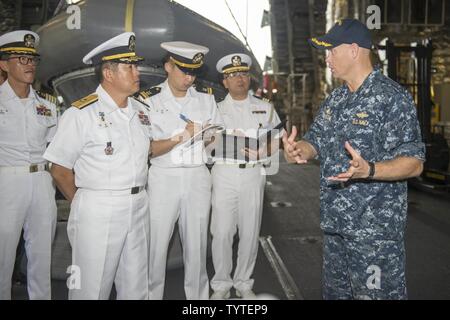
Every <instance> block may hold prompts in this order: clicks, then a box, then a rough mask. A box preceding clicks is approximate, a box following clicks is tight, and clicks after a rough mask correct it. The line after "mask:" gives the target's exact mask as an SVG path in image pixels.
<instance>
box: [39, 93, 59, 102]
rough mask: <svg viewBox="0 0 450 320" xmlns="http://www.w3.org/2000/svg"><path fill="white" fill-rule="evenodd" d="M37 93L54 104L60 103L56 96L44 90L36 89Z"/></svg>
mask: <svg viewBox="0 0 450 320" xmlns="http://www.w3.org/2000/svg"><path fill="white" fill-rule="evenodd" d="M36 93H37V95H38V96H39V97H41V98H42V99H45V100H47V101H49V102H51V103H53V104H55V105H56V104H58V99H57V98H56V97H55V96H52V95H51V94H48V93H45V92H42V91H36Z"/></svg>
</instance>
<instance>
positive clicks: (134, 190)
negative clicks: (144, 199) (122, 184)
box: [131, 187, 144, 194]
mask: <svg viewBox="0 0 450 320" xmlns="http://www.w3.org/2000/svg"><path fill="white" fill-rule="evenodd" d="M142 190H144V187H133V188H131V194H136V193H139V192H141V191H142Z"/></svg>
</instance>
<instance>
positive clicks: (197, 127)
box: [184, 121, 202, 137]
mask: <svg viewBox="0 0 450 320" xmlns="http://www.w3.org/2000/svg"><path fill="white" fill-rule="evenodd" d="M201 130H202V125H201V124H199V123H196V122H193V121H188V123H187V124H186V127H185V128H184V131H185V132H187V133H188V134H189V137H193V136H194V134H196V133H197V132H200V131H201Z"/></svg>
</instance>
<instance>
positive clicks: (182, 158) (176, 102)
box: [145, 80, 222, 168]
mask: <svg viewBox="0 0 450 320" xmlns="http://www.w3.org/2000/svg"><path fill="white" fill-rule="evenodd" d="M159 87H161V92H160V93H159V94H157V95H155V96H152V97H149V98H147V99H146V100H145V102H146V103H147V104H148V105H149V106H150V118H151V123H152V135H153V139H154V140H163V139H169V138H170V137H172V136H174V135H176V134H179V133H181V132H183V131H184V129H185V127H186V122H185V121H184V120H182V119H181V118H180V113H181V114H183V115H184V116H185V117H187V118H188V119H190V120H191V121H193V122H197V123H200V124H205V123H207V122H209V123H212V124H222V119H221V118H220V114H219V113H218V112H217V105H216V102H215V100H214V96H213V95H212V94H204V93H201V92H197V91H196V90H195V88H193V87H190V88H189V89H188V90H187V92H186V96H185V97H183V98H181V99H177V98H175V97H174V96H173V94H172V91H171V90H170V88H169V85H168V83H167V80H166V81H165V82H163V83H162V84H160V85H159ZM204 149H205V148H204V144H203V142H202V141H197V142H195V143H194V144H193V145H192V146H191V145H189V144H186V143H183V144H179V145H177V146H176V147H174V148H173V149H172V150H171V151H170V152H168V153H166V154H163V155H161V156H159V157H155V158H152V160H151V163H152V165H154V166H157V167H163V168H176V167H198V166H201V165H204V163H205V162H206V161H207V157H206V153H205V150H204Z"/></svg>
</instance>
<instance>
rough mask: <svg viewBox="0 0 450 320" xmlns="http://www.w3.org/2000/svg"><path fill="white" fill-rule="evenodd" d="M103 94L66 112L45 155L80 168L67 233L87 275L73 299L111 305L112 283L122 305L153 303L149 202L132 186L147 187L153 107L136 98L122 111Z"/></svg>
mask: <svg viewBox="0 0 450 320" xmlns="http://www.w3.org/2000/svg"><path fill="white" fill-rule="evenodd" d="M96 94H97V97H98V100H96V101H95V102H94V100H95V96H94V98H93V99H94V100H92V101H93V102H92V103H91V104H89V105H86V106H85V107H83V108H81V106H80V109H79V108H76V107H71V108H69V109H68V110H66V112H65V113H64V114H63V116H62V117H61V123H60V126H59V129H58V131H57V132H56V135H55V138H54V140H53V141H52V143H51V144H50V146H49V148H48V149H47V152H46V153H45V155H44V157H45V158H46V159H48V160H49V161H51V162H54V163H57V164H59V165H61V166H64V167H66V168H68V169H72V168H73V169H74V171H75V185H76V186H77V187H78V189H77V192H76V194H75V196H74V198H73V200H72V204H71V211H70V217H69V221H68V224H67V233H68V236H69V241H70V243H71V245H72V265H73V266H75V267H78V268H79V270H80V272H81V277H80V285H79V286H78V287H77V286H76V285H75V286H73V287H70V288H69V289H70V290H69V299H71V300H73V299H76V300H78V299H108V298H109V294H110V291H111V287H112V285H113V283H114V284H115V286H116V290H117V298H118V299H147V298H148V246H149V243H148V241H149V236H148V229H149V226H148V197H147V193H146V192H145V191H144V189H143V188H142V189H141V188H133V187H144V186H145V185H146V181H147V159H148V154H149V147H150V138H151V130H150V121H149V117H148V113H147V108H146V106H144V105H143V104H142V103H141V102H138V101H136V100H135V99H134V98H128V102H127V106H126V107H125V108H119V107H118V106H117V104H116V103H115V102H114V100H113V99H112V98H111V96H110V95H109V94H108V93H107V92H106V91H105V90H104V89H103V87H102V86H101V85H100V86H99V87H98V88H97V90H96ZM86 99H87V100H88V101H89V100H90V99H89V98H86ZM75 105H76V103H75ZM136 189H137V191H133V190H136ZM141 191H142V192H141ZM72 272H76V269H75V271H73V269H72Z"/></svg>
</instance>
